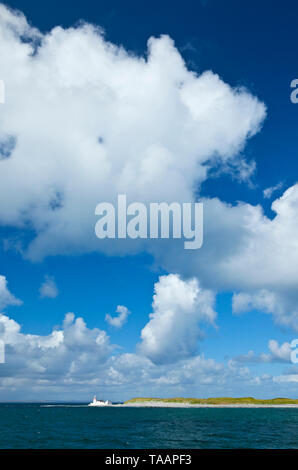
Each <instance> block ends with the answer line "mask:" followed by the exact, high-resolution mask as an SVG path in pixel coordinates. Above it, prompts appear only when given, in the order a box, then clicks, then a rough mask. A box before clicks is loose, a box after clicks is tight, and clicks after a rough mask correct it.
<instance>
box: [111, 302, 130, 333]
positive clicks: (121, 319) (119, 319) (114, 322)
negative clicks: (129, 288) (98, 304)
mask: <svg viewBox="0 0 298 470" xmlns="http://www.w3.org/2000/svg"><path fill="white" fill-rule="evenodd" d="M116 313H118V315H117V316H115V317H111V315H109V314H108V313H107V314H106V318H105V320H106V322H107V323H108V324H109V325H111V326H114V327H115V328H121V327H122V326H123V325H124V323H126V321H127V317H128V315H130V313H131V312H130V311H129V310H128V309H127V308H126V307H124V305H118V307H117V309H116Z"/></svg>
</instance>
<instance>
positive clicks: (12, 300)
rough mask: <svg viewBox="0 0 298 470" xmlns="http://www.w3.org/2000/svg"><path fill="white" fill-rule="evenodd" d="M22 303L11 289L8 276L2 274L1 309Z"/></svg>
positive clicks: (0, 281)
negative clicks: (8, 284)
mask: <svg viewBox="0 0 298 470" xmlns="http://www.w3.org/2000/svg"><path fill="white" fill-rule="evenodd" d="M22 303H23V302H22V301H21V300H19V299H17V298H16V297H15V296H14V295H13V294H12V293H11V292H10V291H9V289H8V287H7V279H6V277H5V276H0V310H3V309H5V307H7V306H8V305H22Z"/></svg>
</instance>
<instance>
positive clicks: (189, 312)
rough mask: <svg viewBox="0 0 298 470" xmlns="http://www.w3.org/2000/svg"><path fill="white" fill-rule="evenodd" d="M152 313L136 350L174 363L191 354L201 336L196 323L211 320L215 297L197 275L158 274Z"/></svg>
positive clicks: (196, 347) (155, 360) (155, 358)
mask: <svg viewBox="0 0 298 470" xmlns="http://www.w3.org/2000/svg"><path fill="white" fill-rule="evenodd" d="M154 292H155V294H154V297H153V304H152V307H153V313H151V314H150V320H149V322H148V323H147V324H146V326H145V327H144V328H143V330H142V332H141V339H142V341H141V343H140V344H139V352H141V353H142V354H144V355H145V356H147V357H149V358H150V359H151V360H152V361H153V362H156V363H173V362H176V361H177V360H178V359H183V358H186V357H189V356H192V355H194V354H195V353H196V352H197V349H198V340H199V338H201V337H202V332H201V330H200V328H199V323H204V322H205V323H206V322H207V323H211V324H212V323H213V324H214V320H215V317H216V312H215V311H214V304H215V297H214V294H213V293H212V292H211V291H208V290H203V289H201V288H200V287H199V284H198V281H197V279H191V280H189V281H183V280H182V279H180V277H179V276H177V275H174V274H170V275H168V276H161V277H160V278H159V281H158V282H157V283H156V284H155V286H154Z"/></svg>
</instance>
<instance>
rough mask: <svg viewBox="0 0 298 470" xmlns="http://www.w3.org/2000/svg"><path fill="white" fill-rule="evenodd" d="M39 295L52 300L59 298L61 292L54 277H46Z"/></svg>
mask: <svg viewBox="0 0 298 470" xmlns="http://www.w3.org/2000/svg"><path fill="white" fill-rule="evenodd" d="M39 293H40V296H41V297H48V298H50V299H54V298H55V297H57V296H58V294H59V290H58V287H57V284H56V281H55V279H54V277H51V276H45V280H44V282H43V283H42V285H41V286H40V288H39Z"/></svg>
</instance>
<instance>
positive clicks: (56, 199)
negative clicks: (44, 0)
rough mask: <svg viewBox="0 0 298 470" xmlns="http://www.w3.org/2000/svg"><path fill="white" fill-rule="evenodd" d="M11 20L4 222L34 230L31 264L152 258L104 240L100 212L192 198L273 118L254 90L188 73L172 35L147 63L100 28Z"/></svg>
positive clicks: (156, 45) (154, 41)
mask: <svg viewBox="0 0 298 470" xmlns="http://www.w3.org/2000/svg"><path fill="white" fill-rule="evenodd" d="M0 13H1V15H0V57H1V74H2V76H1V78H2V79H4V81H5V83H6V90H7V93H6V95H7V96H6V104H5V105H4V106H2V107H1V108H0V136H1V146H0V147H1V149H2V150H1V155H2V156H1V161H0V168H1V171H0V198H1V200H2V201H4V200H5V204H1V205H0V222H1V223H2V224H7V225H12V226H17V227H27V228H28V229H32V230H33V231H34V233H35V234H36V237H35V239H34V241H33V243H32V244H31V245H30V246H29V248H28V250H27V249H26V248H25V252H26V255H27V256H29V257H30V258H31V259H41V258H42V257H44V256H46V255H49V254H57V253H63V254H64V253H69V252H82V251H91V250H99V251H100V250H107V249H109V250H111V251H112V252H117V250H120V249H122V250H123V249H124V250H126V251H131V250H137V249H141V247H140V248H139V247H138V244H137V243H136V242H135V243H133V244H129V243H128V244H125V247H124V248H123V247H122V246H121V244H117V243H113V244H112V247H111V245H109V244H105V243H104V242H100V241H99V240H98V239H96V237H95V235H94V225H95V219H94V209H95V206H96V204H97V203H98V202H101V201H107V200H114V198H115V196H116V195H117V194H118V193H125V194H127V195H128V199H130V200H133V201H142V202H146V201H147V202H148V201H176V200H178V201H191V200H192V199H193V192H194V189H195V184H196V183H199V182H201V181H202V180H203V179H205V177H206V172H207V169H208V166H210V165H211V166H212V164H213V163H216V165H217V164H218V162H219V161H222V162H223V163H226V162H227V161H228V160H229V159H232V161H235V158H238V162H239V161H241V157H239V156H238V157H237V155H238V154H239V151H240V150H241V149H242V148H243V147H244V145H245V143H246V140H247V139H248V138H249V137H251V136H252V135H253V134H255V133H256V132H257V131H258V130H259V128H260V125H261V123H262V121H263V119H264V116H265V107H264V105H263V104H262V103H260V102H259V101H258V100H257V99H256V98H255V97H253V96H252V95H251V94H250V93H249V92H247V91H246V90H244V89H233V88H231V87H230V86H229V85H228V84H226V83H224V82H223V80H221V79H220V78H219V77H218V76H217V75H216V74H214V73H212V72H211V71H207V72H205V73H203V74H201V75H196V74H195V73H194V72H191V71H189V70H187V68H186V65H185V63H184V61H183V59H182V57H181V55H180V54H179V52H178V50H177V49H176V48H175V45H174V43H173V41H172V40H171V39H170V38H169V37H167V36H162V37H160V38H150V39H149V41H148V53H147V56H146V57H137V56H134V55H132V54H131V53H128V52H127V51H125V50H124V49H123V48H121V47H117V46H115V45H113V44H111V43H109V42H107V41H106V40H105V38H104V36H103V34H102V32H101V31H100V30H99V29H96V28H95V27H94V26H91V25H89V24H82V25H80V26H78V27H76V28H69V29H63V28H61V27H56V28H54V29H53V30H52V31H51V32H49V33H47V34H43V35H42V34H40V33H38V32H37V31H36V30H34V29H32V28H31V27H29V26H28V24H27V22H26V20H25V18H24V17H23V16H22V15H16V14H15V13H14V12H11V11H9V10H8V9H7V8H6V7H4V6H3V5H0ZM24 38H25V39H26V38H27V39H26V40H25V41H24ZM239 159H240V160H239ZM240 167H241V165H240ZM120 247H121V248H120Z"/></svg>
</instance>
